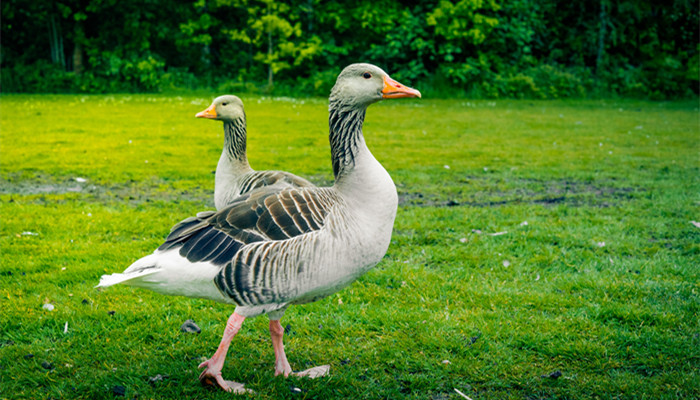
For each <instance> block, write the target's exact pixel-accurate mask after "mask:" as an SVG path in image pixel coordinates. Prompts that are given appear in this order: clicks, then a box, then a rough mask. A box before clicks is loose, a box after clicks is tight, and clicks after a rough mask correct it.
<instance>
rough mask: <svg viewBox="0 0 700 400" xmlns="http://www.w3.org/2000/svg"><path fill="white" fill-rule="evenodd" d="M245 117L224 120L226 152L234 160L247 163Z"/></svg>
mask: <svg viewBox="0 0 700 400" xmlns="http://www.w3.org/2000/svg"><path fill="white" fill-rule="evenodd" d="M246 142H247V138H246V121H245V118H242V119H239V120H236V121H226V122H224V154H223V155H225V156H226V157H227V158H228V159H229V160H231V161H233V162H244V163H247V159H246Z"/></svg>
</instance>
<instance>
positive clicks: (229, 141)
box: [195, 95, 313, 210]
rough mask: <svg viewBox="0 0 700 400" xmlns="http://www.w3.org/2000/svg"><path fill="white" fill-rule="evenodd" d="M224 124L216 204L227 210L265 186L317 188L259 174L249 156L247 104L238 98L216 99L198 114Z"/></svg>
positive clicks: (293, 179)
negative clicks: (241, 197)
mask: <svg viewBox="0 0 700 400" xmlns="http://www.w3.org/2000/svg"><path fill="white" fill-rule="evenodd" d="M195 116H196V117H197V118H208V119H213V120H217V121H223V123H224V149H223V151H222V152H221V157H220V158H219V163H218V164H217V165H216V176H215V178H214V182H215V183H214V205H215V206H216V209H217V210H220V209H222V208H224V207H226V206H227V205H228V204H229V203H231V201H232V200H233V199H235V198H236V197H238V196H240V195H242V194H244V193H247V192H249V191H251V190H253V189H257V188H260V187H263V186H272V185H278V186H281V187H307V186H313V184H311V182H309V181H307V180H306V179H304V178H300V177H298V176H296V175H294V174H290V173H289V172H284V171H255V170H253V169H252V168H251V167H250V164H248V156H247V154H246V145H247V133H246V131H247V127H246V117H245V111H244V109H243V102H242V101H241V99H239V98H238V97H237V96H234V95H225V96H220V97H217V98H216V99H214V101H213V102H212V103H211V105H210V106H209V107H208V108H207V109H206V110H204V111H201V112H199V113H197V114H196V115H195Z"/></svg>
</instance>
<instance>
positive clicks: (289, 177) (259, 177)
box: [238, 171, 314, 195]
mask: <svg viewBox="0 0 700 400" xmlns="http://www.w3.org/2000/svg"><path fill="white" fill-rule="evenodd" d="M280 185H281V186H283V187H288V186H289V187H313V186H314V185H313V184H312V183H311V182H309V181H307V180H306V179H304V178H301V177H298V176H296V175H294V174H291V173H289V172H285V171H253V172H251V173H250V174H248V175H246V176H244V177H243V179H242V180H241V182H240V184H239V189H238V190H239V195H243V194H245V193H248V192H251V191H253V190H255V189H259V188H262V187H266V186H280Z"/></svg>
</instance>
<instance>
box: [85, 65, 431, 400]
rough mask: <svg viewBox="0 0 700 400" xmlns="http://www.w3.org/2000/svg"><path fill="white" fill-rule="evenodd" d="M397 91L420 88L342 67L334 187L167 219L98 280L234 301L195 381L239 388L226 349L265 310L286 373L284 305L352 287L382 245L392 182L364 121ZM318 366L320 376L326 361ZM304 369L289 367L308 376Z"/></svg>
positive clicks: (366, 69)
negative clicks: (226, 370)
mask: <svg viewBox="0 0 700 400" xmlns="http://www.w3.org/2000/svg"><path fill="white" fill-rule="evenodd" d="M401 97H421V94H420V92H419V91H418V90H415V89H412V88H409V87H406V86H404V85H402V84H400V83H398V82H397V81H395V80H393V79H392V78H390V77H389V75H387V73H386V72H384V71H383V70H382V69H380V68H379V67H377V66H374V65H371V64H352V65H349V66H348V67H346V68H345V69H344V70H343V71H342V72H341V73H340V75H339V76H338V78H337V81H336V83H335V85H334V86H333V89H332V90H331V94H330V99H329V100H330V101H329V130H330V133H329V140H330V147H331V160H332V167H333V174H334V177H335V182H334V184H333V185H332V186H330V187H308V186H305V187H284V188H281V187H275V186H267V187H262V188H259V189H256V190H253V191H250V192H248V193H246V194H243V195H242V196H239V197H237V198H236V199H234V200H233V201H232V202H231V204H230V205H228V206H227V207H226V208H224V209H222V210H219V211H216V212H214V211H205V212H200V213H198V214H197V215H196V216H195V217H190V218H187V219H185V220H183V221H182V222H180V223H179V224H177V225H175V226H174V227H173V228H172V230H171V232H170V233H169V235H168V236H167V238H166V239H165V242H164V243H163V244H162V245H161V246H160V247H158V249H157V250H155V252H154V253H153V254H150V255H148V256H145V257H143V258H141V259H139V260H137V261H136V262H134V263H133V264H132V265H131V266H129V267H128V268H127V269H126V270H125V271H124V272H123V273H121V274H119V273H117V274H112V275H103V276H102V278H101V280H100V283H99V284H98V287H107V286H111V285H114V284H117V283H123V284H126V285H130V286H134V287H140V288H146V289H150V290H153V291H155V292H158V293H161V294H165V295H179V296H188V297H195V298H205V299H211V300H214V301H217V302H221V303H227V304H232V305H235V309H234V312H233V314H231V316H230V317H229V319H228V321H227V323H226V327H225V329H224V333H223V337H222V339H221V342H220V344H219V346H218V348H217V350H216V352H215V353H214V354H213V355H212V357H211V358H209V359H208V360H206V361H204V362H202V363H201V364H200V365H199V368H204V371H203V372H202V373H201V375H200V376H199V379H200V381H201V382H202V383H203V384H211V385H217V386H219V387H220V388H221V389H223V390H226V391H231V392H236V393H243V392H245V391H247V389H245V388H244V385H243V384H240V383H236V382H233V381H227V380H225V379H224V378H223V377H222V374H221V370H222V367H223V365H224V361H225V358H226V353H227V352H228V348H229V346H230V344H231V341H232V339H233V337H234V336H235V335H236V334H237V333H238V331H239V330H240V329H241V326H242V325H243V322H244V320H245V319H246V318H252V317H256V316H259V315H263V314H267V316H268V317H269V320H270V324H269V330H270V336H271V339H272V346H273V350H274V354H275V376H277V375H284V376H285V377H286V376H288V375H289V374H290V373H292V369H291V366H290V364H289V362H288V360H287V356H286V354H285V352H284V345H283V335H284V328H282V325H281V324H280V319H281V318H282V316H283V315H284V312H285V310H286V309H287V307H288V306H290V305H293V304H304V303H309V302H312V301H316V300H318V299H321V298H323V297H326V296H329V295H331V294H333V293H335V292H337V291H338V290H340V289H342V288H344V287H345V286H347V285H349V284H351V283H352V282H353V281H355V280H356V279H357V278H358V277H360V276H361V275H362V274H364V273H365V272H367V271H368V270H369V269H371V268H372V267H373V266H375V265H376V264H377V263H378V262H379V261H380V260H381V259H382V257H384V255H385V254H386V251H387V249H388V247H389V243H390V241H391V233H392V229H393V225H394V219H395V217H396V210H397V206H398V196H397V193H396V186H395V185H394V182H393V181H392V179H391V177H390V176H389V173H388V172H387V171H386V170H385V169H384V167H382V165H381V164H380V163H379V162H378V161H377V160H376V159H375V158H374V156H373V155H372V153H371V152H370V151H369V149H368V148H367V144H366V143H365V139H364V136H363V133H362V125H363V122H364V118H365V112H366V110H367V107H368V106H369V105H370V104H372V103H375V102H377V101H380V100H382V99H395V98H401ZM316 368H321V369H322V370H323V372H321V373H320V374H321V375H323V374H325V373H327V371H328V368H330V367H329V366H323V367H316ZM311 370H313V368H312V369H309V370H306V371H302V372H300V373H296V374H297V375H299V376H309V375H312V373H311Z"/></svg>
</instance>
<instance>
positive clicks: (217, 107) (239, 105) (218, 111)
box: [195, 94, 245, 122]
mask: <svg viewBox="0 0 700 400" xmlns="http://www.w3.org/2000/svg"><path fill="white" fill-rule="evenodd" d="M195 117H197V118H209V119H214V120H217V121H224V122H234V121H237V120H240V119H245V111H244V110H243V102H242V101H241V99H239V98H238V97H237V96H234V95H230V94H229V95H225V96H219V97H217V98H215V99H214V101H213V102H212V103H211V105H210V106H209V108H207V109H206V110H204V111H201V112H198V113H197V115H195Z"/></svg>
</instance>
